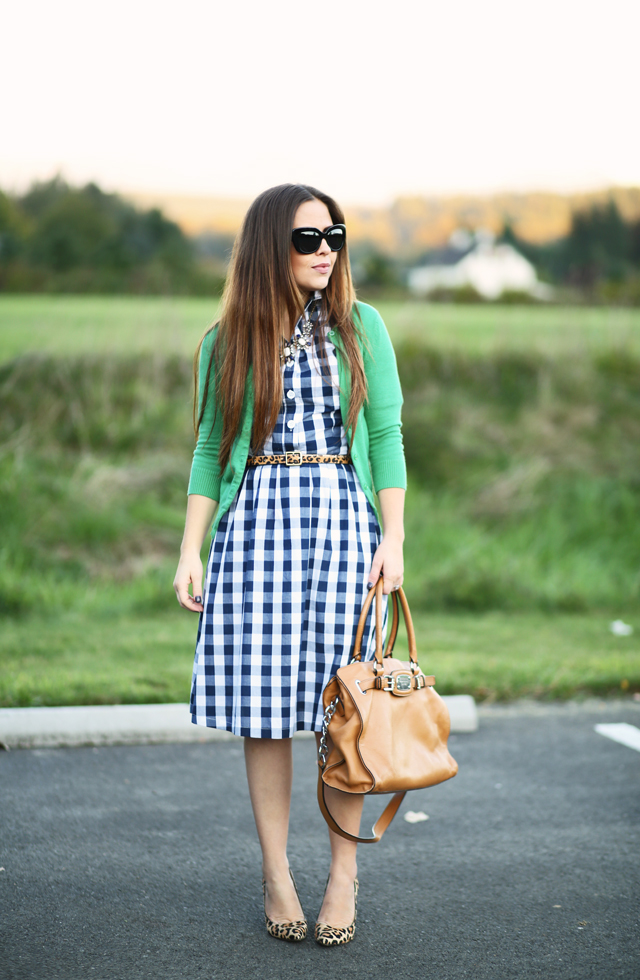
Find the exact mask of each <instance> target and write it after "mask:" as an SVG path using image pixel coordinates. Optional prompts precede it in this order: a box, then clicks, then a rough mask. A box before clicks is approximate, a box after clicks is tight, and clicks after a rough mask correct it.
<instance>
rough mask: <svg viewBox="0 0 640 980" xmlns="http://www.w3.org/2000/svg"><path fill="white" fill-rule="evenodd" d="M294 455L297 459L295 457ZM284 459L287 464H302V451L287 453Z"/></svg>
mask: <svg viewBox="0 0 640 980" xmlns="http://www.w3.org/2000/svg"><path fill="white" fill-rule="evenodd" d="M294 456H295V457H296V459H294V458H293V457H294ZM284 461H285V463H286V464H287V466H302V453H301V452H300V451H299V450H297V451H296V452H292V453H285V454H284Z"/></svg>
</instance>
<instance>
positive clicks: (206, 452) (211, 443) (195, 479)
mask: <svg viewBox="0 0 640 980" xmlns="http://www.w3.org/2000/svg"><path fill="white" fill-rule="evenodd" d="M214 339H215V331H214V330H210V331H209V333H208V334H207V335H206V337H205V338H204V340H203V342H202V347H201V348H200V363H199V367H198V391H199V396H200V404H199V409H200V410H202V398H203V396H204V386H205V381H206V379H207V369H208V367H209V358H210V357H211V350H212V347H213V342H214ZM214 382H215V364H213V363H212V364H211V376H210V380H209V392H208V397H207V404H206V407H205V410H204V415H203V417H202V423H201V425H200V431H199V433H198V442H197V444H196V448H195V450H194V453H193V461H192V463H191V476H190V477H189V489H188V491H187V492H188V493H198V494H201V495H202V496H203V497H211V499H212V500H216V501H219V500H220V481H221V473H220V464H219V462H218V450H219V449H220V440H221V438H222V412H221V411H217V405H216V398H215V390H214Z"/></svg>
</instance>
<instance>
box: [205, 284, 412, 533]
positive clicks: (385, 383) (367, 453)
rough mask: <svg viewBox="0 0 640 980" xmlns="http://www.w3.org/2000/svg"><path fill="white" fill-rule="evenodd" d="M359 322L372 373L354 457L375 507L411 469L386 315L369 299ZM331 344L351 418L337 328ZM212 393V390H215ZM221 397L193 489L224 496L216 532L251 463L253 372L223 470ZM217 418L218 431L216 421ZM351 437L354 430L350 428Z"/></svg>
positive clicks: (360, 306) (209, 417) (208, 414)
mask: <svg viewBox="0 0 640 980" xmlns="http://www.w3.org/2000/svg"><path fill="white" fill-rule="evenodd" d="M356 311H357V313H356V316H355V319H356V322H357V321H358V316H357V314H359V318H360V324H358V325H359V326H360V327H361V332H362V333H363V334H364V337H365V338H366V339H365V342H364V343H361V344H360V346H361V349H362V356H363V360H364V369H365V374H366V377H367V389H368V397H367V400H366V401H365V403H364V405H363V407H362V409H361V410H360V415H359V416H358V424H357V426H356V432H355V437H354V438H353V443H352V445H351V458H352V460H353V465H354V467H355V470H356V473H357V475H358V479H359V480H360V484H361V486H362V489H363V490H364V492H365V494H366V497H367V499H368V500H369V502H370V503H371V505H372V506H373V507H374V508H375V497H374V489H375V493H377V492H378V491H379V490H383V489H384V488H385V487H402V488H403V489H404V488H406V485H407V474H406V467H405V461H404V451H403V448H402V435H401V432H400V426H401V422H400V409H401V407H402V392H401V390H400V381H399V379H398V369H397V366H396V358H395V354H394V352H393V347H392V346H391V340H390V339H389V334H388V333H387V328H386V327H385V325H384V323H383V321H382V317H381V316H380V314H379V313H378V311H377V310H374V308H373V307H372V306H368V305H367V304H366V303H356ZM328 337H329V340H330V341H331V343H333V344H334V345H335V347H336V351H337V354H338V375H339V380H340V408H341V411H342V418H343V419H346V418H347V412H348V408H349V395H350V391H351V386H350V378H349V372H348V369H347V364H346V362H345V359H344V357H342V356H341V352H340V337H339V334H338V333H337V331H334V330H332V329H330V330H329V332H328ZM214 338H215V330H212V331H210V332H209V333H208V334H207V335H206V337H205V339H204V342H203V344H202V349H201V352H200V369H199V370H200V392H201V393H202V392H203V390H204V382H205V379H206V375H207V367H208V365H209V358H210V356H211V348H212V345H213V341H214ZM212 377H213V371H212ZM210 392H211V389H210ZM201 397H202V394H201ZM214 405H215V397H211V396H210V397H209V398H208V400H207V406H206V409H205V413H204V416H203V419H202V424H201V426H200V435H199V438H198V443H197V445H196V448H195V452H194V454H193V463H192V466H191V478H190V480H189V491H188V492H189V493H198V494H202V496H204V497H211V498H212V499H213V500H217V501H219V507H218V510H217V512H216V516H215V520H214V522H213V526H212V528H211V535H212V536H213V535H214V534H215V532H216V530H217V528H218V524H219V523H220V519H221V517H222V516H223V514H225V513H226V512H227V511H228V510H229V507H230V506H231V503H232V502H233V499H234V497H235V495H236V494H237V492H238V489H239V487H240V484H241V482H242V477H243V475H244V471H245V468H246V465H247V457H248V455H249V446H250V443H251V427H252V422H253V385H252V381H251V372H249V376H248V379H247V386H246V390H245V403H244V408H243V416H242V421H241V424H240V429H239V432H238V435H237V437H236V440H235V443H234V446H233V450H232V452H231V459H230V460H229V463H228V464H227V466H226V467H225V470H224V473H221V472H220V465H219V463H218V449H219V446H220V438H221V435H222V412H216V413H215V421H214ZM212 422H214V425H213V431H212V429H211V423H212ZM347 438H348V440H349V441H350V440H351V432H347Z"/></svg>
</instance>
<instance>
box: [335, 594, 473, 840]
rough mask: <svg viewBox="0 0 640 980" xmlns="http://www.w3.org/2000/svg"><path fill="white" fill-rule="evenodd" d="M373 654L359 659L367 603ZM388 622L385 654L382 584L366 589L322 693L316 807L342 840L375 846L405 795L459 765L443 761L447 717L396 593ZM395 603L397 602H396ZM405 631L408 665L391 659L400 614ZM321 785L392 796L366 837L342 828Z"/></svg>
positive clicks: (446, 776) (452, 773)
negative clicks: (346, 657) (340, 662)
mask: <svg viewBox="0 0 640 980" xmlns="http://www.w3.org/2000/svg"><path fill="white" fill-rule="evenodd" d="M374 598H375V600H376V602H375V611H376V655H375V659H374V660H368V661H362V660H361V659H360V647H361V645H362V635H363V633H364V627H365V623H366V621H367V615H368V613H369V609H370V607H371V603H372V602H373V600H374ZM390 598H391V601H392V605H393V621H392V624H391V631H390V634H389V639H388V642H387V649H386V652H384V654H383V649H382V578H381V579H379V581H378V583H377V584H376V587H375V589H371V591H370V592H369V595H368V596H367V598H366V599H365V602H364V605H363V607H362V612H361V613H360V620H359V622H358V629H357V631H356V639H355V643H354V647H353V654H352V657H351V660H350V662H349V663H348V664H347V665H346V666H345V667H340V668H339V669H338V671H337V673H336V675H335V676H334V677H332V678H331V680H330V681H329V683H328V684H327V686H326V687H325V689H324V692H323V695H322V700H323V705H324V709H325V711H324V719H323V725H322V735H321V737H320V745H319V749H318V765H319V774H318V803H319V804H320V809H321V811H322V814H323V816H324V818H325V820H326V821H327V823H328V824H329V827H330V828H331V829H332V830H333V831H335V833H336V834H340V836H341V837H345V838H346V839H347V840H351V841H355V842H357V843H362V844H374V843H375V842H376V841H379V840H380V838H381V837H382V835H383V834H384V832H385V830H386V829H387V827H388V826H389V824H390V823H391V821H392V820H393V818H394V816H395V815H396V812H397V810H398V807H399V806H400V804H401V803H402V800H403V799H404V796H405V793H406V792H407V790H410V789H423V788H424V787H425V786H434V785H435V784H436V783H441V782H443V781H444V780H445V779H450V778H451V777H452V776H455V774H456V773H457V771H458V764H457V762H456V761H455V759H453V758H452V757H451V756H450V755H449V750H448V749H447V738H448V737H449V711H448V709H447V706H446V705H445V703H444V701H443V700H442V698H441V697H440V696H439V695H438V694H436V692H435V690H434V684H435V678H434V677H425V675H424V674H423V673H422V671H421V670H420V667H419V666H418V657H417V653H416V638H415V633H414V630H413V623H412V622H411V613H410V612H409V605H408V603H407V599H406V596H405V594H404V592H403V590H402V589H398V591H397V592H392V593H391V596H390ZM398 600H399V603H398ZM399 604H400V606H401V607H402V612H403V614H404V619H405V622H406V626H407V638H408V643H409V657H410V660H409V661H408V662H406V663H403V662H402V661H400V660H396V659H394V658H393V657H392V653H393V647H394V644H395V640H396V636H397V632H398V623H399V618H400V616H399V609H398V605H399ZM325 786H330V787H332V788H333V789H338V790H342V792H343V793H355V794H368V793H374V794H375V793H395V796H394V797H393V799H392V800H391V802H390V803H389V804H388V805H387V807H386V809H385V810H384V812H383V813H382V815H381V816H380V817H379V818H378V820H377V821H376V823H375V825H374V827H373V829H372V836H371V837H357V836H356V835H355V834H350V833H348V832H347V831H346V830H343V829H342V827H340V826H339V825H338V824H337V823H336V821H335V819H334V818H333V817H332V815H331V814H330V812H329V810H328V809H327V804H326V800H325Z"/></svg>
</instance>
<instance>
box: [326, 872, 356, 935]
mask: <svg viewBox="0 0 640 980" xmlns="http://www.w3.org/2000/svg"><path fill="white" fill-rule="evenodd" d="M328 884H329V881H328V880H327V885H328ZM358 888H359V885H358V879H357V878H356V880H355V881H354V883H353V906H354V907H353V922H352V923H351V925H350V926H344V928H342V929H340V928H338V927H337V926H330V925H329V923H328V922H316V929H315V940H316V942H317V943H319V944H320V946H343V945H344V944H345V943H350V942H351V940H352V939H353V937H354V936H355V934H356V918H357V915H358ZM325 891H326V888H325Z"/></svg>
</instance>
